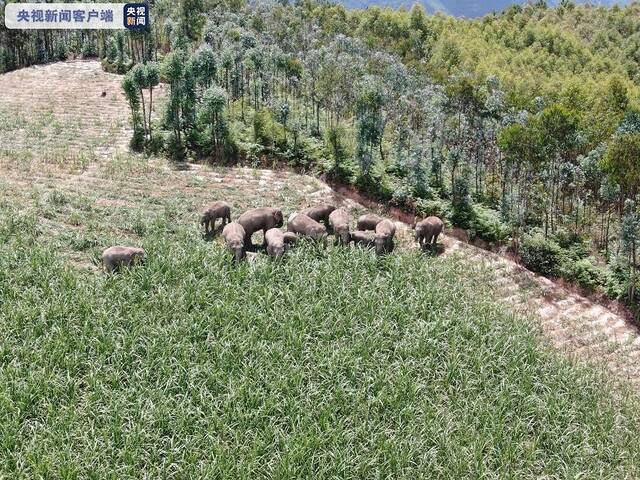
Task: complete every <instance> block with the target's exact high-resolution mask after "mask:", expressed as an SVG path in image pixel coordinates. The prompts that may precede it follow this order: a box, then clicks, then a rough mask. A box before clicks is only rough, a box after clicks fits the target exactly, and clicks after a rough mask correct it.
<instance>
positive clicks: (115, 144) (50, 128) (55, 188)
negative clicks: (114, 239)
mask: <svg viewBox="0 0 640 480" xmlns="http://www.w3.org/2000/svg"><path fill="white" fill-rule="evenodd" d="M120 81H121V77H119V76H117V75H111V74H107V73H104V72H102V71H101V69H100V65H99V63H98V62H95V61H88V62H84V61H83V62H68V63H56V64H51V65H47V66H38V67H32V68H27V69H24V70H20V71H17V72H12V73H9V74H5V75H0V190H2V187H4V191H3V193H2V194H1V195H0V200H3V201H10V202H15V203H16V204H19V205H22V204H23V203H26V204H29V202H31V203H33V204H34V205H35V207H34V208H36V209H37V208H38V207H37V205H38V202H39V200H38V198H42V197H43V196H44V197H46V195H50V194H51V193H52V192H59V191H62V192H66V193H67V194H69V195H71V196H73V195H75V196H77V197H78V198H80V199H81V202H88V203H89V204H91V205H93V208H95V210H96V211H97V212H98V214H99V215H111V214H113V212H114V211H116V212H118V211H121V212H125V213H126V210H127V209H130V207H131V206H135V207H137V208H138V209H141V210H145V209H148V210H149V211H151V210H152V209H154V208H157V205H158V204H159V202H163V201H164V202H175V201H180V202H181V203H180V209H181V210H182V212H181V216H179V217H178V218H177V221H183V222H193V221H194V220H193V219H194V218H195V216H196V215H197V211H198V209H199V208H200V206H201V205H202V204H204V203H206V202H207V200H210V199H211V198H212V197H216V196H220V197H224V198H230V199H231V200H232V201H233V202H234V204H237V207H238V208H244V207H245V206H248V205H262V204H266V203H268V202H278V204H279V205H283V206H284V207H285V208H286V209H292V208H299V207H302V206H304V205H305V204H309V203H312V202H314V201H321V200H326V199H327V198H334V199H335V200H336V201H337V202H339V203H341V204H343V205H345V206H346V207H348V208H349V209H351V210H352V211H353V213H354V214H358V213H360V212H362V211H364V210H365V208H364V207H363V206H362V205H360V204H359V203H357V202H355V201H353V200H350V199H348V198H347V197H345V196H343V195H340V194H338V193H336V192H334V191H333V190H331V188H330V187H329V186H327V185H326V184H324V183H323V182H321V181H319V180H318V179H315V178H312V177H309V176H304V175H296V174H293V173H288V172H278V173H277V174H275V173H274V172H272V171H269V170H255V169H248V168H233V169H221V168H214V169H212V168H209V167H203V166H199V165H188V166H187V167H188V168H187V169H185V170H176V169H175V168H172V167H170V166H169V165H168V163H167V162H166V161H164V160H162V159H155V160H151V161H148V160H144V159H141V158H140V157H135V156H132V155H129V154H128V153H127V145H128V141H129V138H130V133H131V132H130V129H129V126H128V124H129V122H128V116H129V111H128V107H127V104H126V101H125V99H124V97H123V95H122V92H121V89H120ZM103 92H105V95H104V96H103V95H102V93H103ZM162 95H163V92H162V89H160V90H159V92H158V94H157V96H158V98H161V96H162ZM34 198H35V200H34ZM171 205H173V203H171ZM118 209H120V210H118ZM73 214H74V212H71V213H70V214H69V215H68V216H69V217H73ZM113 215H114V221H113V222H112V223H113V225H114V228H117V227H118V217H117V216H116V215H115V214H113ZM125 220H126V218H125ZM47 221H48V225H49V226H50V227H52V228H54V229H55V228H59V229H60V230H64V229H69V225H70V224H71V223H70V222H72V221H73V220H71V221H70V220H68V219H67V217H65V212H64V211H62V213H61V214H60V215H58V216H56V215H53V217H52V218H51V219H47ZM74 228H78V229H81V227H74ZM92 228H95V226H94V227H92ZM398 228H399V243H400V245H401V246H402V247H405V248H415V244H414V243H413V241H412V239H411V233H410V231H409V229H408V227H407V226H406V225H405V224H402V223H400V222H398ZM443 243H444V246H445V252H444V254H445V255H460V256H461V257H462V258H463V260H464V261H467V262H470V263H473V264H478V263H482V264H484V265H485V266H486V267H487V268H486V271H487V272H489V273H488V274H487V275H488V276H487V277H486V278H479V279H478V281H479V282H492V283H493V285H494V286H495V293H496V301H500V302H502V303H504V304H505V305H506V306H507V307H508V308H511V309H513V310H515V311H518V312H524V313H528V314H533V316H534V318H537V319H538V320H539V324H540V328H541V332H542V333H543V334H544V336H545V337H546V338H547V339H548V340H549V341H550V343H551V344H552V345H554V346H555V347H556V348H558V349H560V350H562V351H564V352H566V353H567V354H568V355H571V356H576V357H579V358H582V359H585V360H587V361H590V362H594V363H596V364H600V365H605V366H606V367H607V368H609V369H610V371H611V372H612V373H613V374H615V375H616V376H617V377H618V378H620V379H627V380H629V381H630V383H631V384H632V385H633V386H634V387H635V388H637V389H640V362H638V360H639V359H640V334H639V332H638V329H637V328H636V327H635V326H634V325H632V324H631V323H630V322H628V321H627V320H625V318H623V317H622V316H620V315H618V314H616V313H615V312H613V311H611V310H610V309H608V308H606V307H604V306H602V305H599V304H597V303H596V302H594V301H592V300H589V299H587V298H584V297H582V296H580V295H578V294H576V293H572V292H570V291H568V290H567V289H565V288H564V287H562V286H560V285H557V284H554V283H553V282H551V281H550V280H548V279H546V278H543V277H540V276H538V275H535V274H533V273H531V272H529V271H527V270H526V269H524V268H522V267H520V266H519V265H517V264H516V263H514V262H512V261H511V260H508V259H506V258H504V257H500V256H498V255H496V254H494V253H490V252H487V251H485V250H481V249H479V248H476V247H474V246H471V245H468V244H466V243H464V242H461V241H459V240H456V239H454V238H453V237H450V236H445V237H444V240H443Z"/></svg>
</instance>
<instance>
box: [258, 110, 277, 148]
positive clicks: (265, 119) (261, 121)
mask: <svg viewBox="0 0 640 480" xmlns="http://www.w3.org/2000/svg"><path fill="white" fill-rule="evenodd" d="M280 130H281V127H280V128H279V125H278V124H277V123H276V121H275V120H274V119H273V115H272V114H271V112H269V110H266V109H262V110H258V111H257V112H255V113H254V114H253V137H254V140H255V141H256V142H258V143H260V144H262V145H264V146H265V147H272V146H273V145H275V144H277V143H281V138H280V137H281V135H280Z"/></svg>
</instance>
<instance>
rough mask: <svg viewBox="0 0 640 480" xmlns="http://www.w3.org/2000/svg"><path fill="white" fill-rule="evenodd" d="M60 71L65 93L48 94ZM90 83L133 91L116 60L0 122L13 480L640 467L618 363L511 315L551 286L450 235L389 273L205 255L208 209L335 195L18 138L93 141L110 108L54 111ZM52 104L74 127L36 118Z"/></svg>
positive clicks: (70, 71) (11, 81)
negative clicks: (136, 248)
mask: <svg viewBox="0 0 640 480" xmlns="http://www.w3.org/2000/svg"><path fill="white" fill-rule="evenodd" d="M47 69H50V70H51V73H52V75H51V77H48V74H47ZM18 73H19V76H18V75H17V74H18ZM87 73H90V74H89V75H87V76H86V77H85V74H87ZM42 74H44V76H45V78H53V77H54V74H57V75H58V78H59V80H57V81H56V80H51V81H50V82H49V92H50V93H49V95H50V98H49V99H46V98H44V99H42V101H41V102H33V101H31V100H33V99H32V98H31V97H30V96H31V95H36V93H35V92H37V89H33V88H29V87H30V86H31V85H35V84H36V83H39V82H41V80H42V77H41V75H42ZM78 76H81V77H82V78H83V84H82V85H83V89H84V91H85V92H87V95H86V98H89V99H92V98H94V97H93V96H92V95H91V93H93V92H96V93H97V92H100V91H101V89H104V88H107V89H108V91H110V92H111V91H113V92H117V86H118V82H119V79H118V77H115V76H110V75H106V74H103V73H101V72H100V70H99V65H98V64H97V63H96V62H76V63H68V64H56V65H50V66H47V67H42V68H32V69H27V70H23V71H21V72H15V73H12V74H9V75H4V76H0V103H2V105H7V104H8V103H5V100H7V101H8V99H9V98H11V99H13V100H12V103H11V107H10V108H18V107H19V108H20V110H21V111H22V114H23V120H21V123H20V124H12V123H11V122H10V120H11V118H13V117H11V112H9V113H7V112H4V113H3V116H2V119H3V122H2V123H0V125H2V126H3V127H2V128H0V145H3V147H2V148H3V150H2V151H1V152H0V172H1V173H2V175H0V192H1V193H0V212H1V215H0V303H1V304H2V309H0V328H1V329H2V331H3V332H5V334H4V335H3V340H2V343H1V344H0V399H2V400H1V402H2V406H3V408H2V409H0V412H1V413H0V424H1V425H2V426H3V427H2V430H1V431H0V444H2V445H3V449H4V450H3V451H4V454H3V455H2V460H0V476H2V474H6V475H7V476H10V477H15V476H17V475H18V474H21V475H24V476H26V477H33V476H37V475H42V476H54V477H55V476H74V475H76V476H78V477H86V476H89V475H90V474H94V475H95V476H97V477H107V476H116V477H118V478H134V477H139V475H140V472H141V471H144V472H145V473H146V474H148V475H150V476H152V477H153V476H177V477H189V476H204V475H209V476H218V477H224V476H227V477H240V476H248V477H259V476H265V477H268V476H271V477H278V476H280V477H286V478H292V477H307V478H308V477H310V476H315V477H330V476H334V477H345V476H347V475H356V476H362V477H371V476H392V477H395V478H402V477H405V478H415V477H416V476H419V475H420V474H422V475H427V474H433V475H436V476H437V475H451V476H453V477H455V478H462V477H477V476H480V475H489V476H491V475H494V476H503V475H512V476H516V477H520V478H527V477H528V478H538V477H540V476H544V475H548V476H554V475H555V476H558V477H570V476H575V475H577V472H581V473H582V474H587V475H592V476H599V477H605V478H606V477H607V476H609V477H610V478H620V477H623V476H629V477H634V476H637V475H638V473H639V472H638V465H640V463H639V460H640V450H639V449H638V446H637V442H636V441H635V440H636V438H637V434H638V431H640V427H639V423H640V422H639V420H640V418H639V417H638V413H637V412H638V411H639V410H638V408H637V406H636V402H637V400H636V397H635V395H633V396H631V397H627V396H626V393H625V391H624V389H622V391H621V394H620V395H615V396H614V395H612V393H611V385H610V384H608V383H607V381H606V380H605V379H603V378H602V376H600V375H599V374H598V371H599V369H594V370H591V369H585V368H583V367H579V366H578V367H577V366H575V365H572V364H570V363H569V362H567V361H566V360H564V359H562V358H561V357H559V356H557V355H556V354H554V353H552V352H550V351H549V350H547V349H546V348H545V347H544V346H541V344H540V342H539V338H538V335H537V333H536V331H537V330H538V329H539V324H538V323H537V320H536V319H534V318H527V317H522V316H518V315H514V314H513V313H509V311H508V310H507V309H506V308H505V306H504V305H502V303H501V302H497V301H496V299H500V298H502V299H503V300H504V302H505V303H509V304H515V303H520V304H521V305H522V306H523V307H525V308H526V307H527V305H528V299H533V303H531V305H532V306H537V303H535V302H537V299H539V298H544V297H543V295H542V293H544V292H537V287H536V284H535V283H532V282H537V281H538V280H539V279H538V280H536V279H535V278H534V277H533V276H532V275H531V274H530V273H528V272H524V271H517V269H516V267H515V266H514V265H513V264H512V263H510V262H507V261H505V260H502V259H500V258H498V257H495V256H493V255H490V254H485V253H483V252H482V251H480V250H477V249H474V248H473V247H467V246H466V245H464V244H462V243H460V242H457V241H455V240H454V239H452V238H447V239H445V246H446V251H447V255H444V256H440V257H435V258H434V257H430V256H427V255H421V254H418V253H417V252H412V251H410V248H409V247H410V246H411V241H410V237H409V235H408V232H407V231H406V229H403V230H401V233H400V247H401V248H399V251H398V252H397V253H396V254H394V255H392V256H390V257H388V258H386V259H378V258H376V257H375V256H374V255H373V254H371V252H366V251H360V250H358V249H355V250H350V251H344V250H343V249H340V248H334V247H332V246H330V247H329V248H328V249H326V250H324V249H316V248H314V247H313V246H311V245H303V246H301V248H299V249H296V250H294V251H293V252H292V253H291V255H290V256H289V257H288V258H287V259H286V260H285V261H284V262H282V263H279V264H274V263H272V262H270V261H268V260H267V259H265V258H264V257H260V258H258V259H257V260H256V261H255V262H250V263H246V264H243V265H240V266H234V265H232V264H231V263H230V262H229V259H228V256H227V255H226V253H225V252H224V250H223V249H222V247H221V245H219V243H218V242H216V243H215V244H213V245H212V244H209V243H207V242H204V241H203V240H202V238H201V235H200V232H199V231H198V230H197V212H198V210H199V209H200V208H201V206H202V205H204V204H205V203H206V202H208V201H210V200H212V199H215V198H227V199H229V200H230V201H232V202H233V204H234V208H235V210H234V215H236V214H237V212H238V211H242V209H244V208H246V207H249V206H258V205H268V204H276V205H282V206H283V208H284V209H285V211H286V212H290V211H292V210H294V209H297V208H300V207H301V206H303V205H306V204H308V203H310V202H313V201H316V200H318V199H323V200H324V199H327V198H330V197H331V195H332V193H331V191H330V190H329V189H328V187H327V186H326V185H325V184H323V183H322V182H320V181H319V180H317V179H314V178H312V177H309V176H302V175H295V174H293V173H287V172H278V173H277V174H275V173H273V172H270V171H268V170H258V169H248V168H232V169H230V168H209V167H201V166H197V165H185V166H184V167H185V168H183V169H176V168H174V167H173V166H172V165H170V164H167V163H166V162H165V161H163V160H160V159H145V158H143V157H138V156H132V155H129V154H127V153H126V152H125V151H124V150H123V147H122V144H121V143H118V142H113V141H110V142H106V143H105V144H104V145H102V146H103V147H104V148H102V149H100V150H96V151H95V153H94V154H93V155H91V156H90V159H89V160H88V161H87V162H70V163H66V162H65V155H67V156H69V157H71V158H78V154H79V153H82V152H83V151H86V150H87V149H88V147H89V146H83V145H82V142H81V141H78V143H77V144H76V145H73V146H71V147H70V148H68V149H65V148H64V146H63V147H62V150H60V151H59V152H58V151H56V150H55V149H53V151H54V152H55V155H49V154H48V152H49V149H46V148H45V149H44V150H43V151H39V150H38V149H33V150H32V149H31V147H30V144H29V143H22V139H23V138H24V135H26V134H28V132H30V131H34V130H36V129H38V128H40V130H39V131H40V137H39V139H40V140H41V141H43V142H44V141H46V140H52V139H54V138H61V137H60V135H62V132H64V131H65V128H66V127H65V126H66V125H67V124H69V125H75V126H76V127H74V128H77V130H76V135H78V137H77V138H79V139H81V138H91V136H90V135H89V133H90V132H91V131H92V130H91V129H92V123H91V122H90V121H89V118H88V117H89V116H91V115H95V111H96V110H95V107H94V108H84V109H83V108H80V107H81V105H70V106H69V111H75V112H76V115H78V117H77V118H74V119H70V118H67V119H64V118H63V115H64V112H62V111H60V112H59V111H57V110H56V109H55V106H54V104H53V103H52V102H55V101H56V100H55V99H57V98H60V97H63V98H65V97H66V95H67V94H68V93H69V92H71V91H74V90H77V89H78V88H79V85H78V84H77V83H75V80H74V79H77V78H78ZM96 98H100V96H99V93H98V95H96ZM107 98H108V99H109V100H108V102H109V105H110V107H109V108H105V106H104V105H103V106H102V107H103V108H102V109H101V112H102V115H101V116H100V121H101V122H104V124H105V125H118V124H121V123H123V121H124V119H125V118H126V115H127V110H126V108H124V103H123V100H122V98H120V97H118V96H117V95H114V96H110V95H109V96H108V97H107ZM100 101H102V100H89V101H88V103H89V106H93V105H94V103H93V102H96V105H97V104H98V102H100ZM86 106H87V105H86V104H85V107H86ZM120 107H122V108H120ZM40 109H42V110H44V111H53V113H51V122H56V121H59V122H61V125H62V128H61V129H59V130H58V129H44V130H43V129H41V127H38V126H37V125H40V123H38V122H40V120H39V119H40V118H41V115H40V112H41V110H40ZM83 115H87V117H83ZM7 125H10V127H7ZM114 131H115V127H114ZM98 138H102V136H101V135H98ZM114 138H115V137H114ZM54 145H55V144H54ZM51 148H53V147H51ZM25 158H26V160H25ZM334 199H335V201H337V202H343V203H344V205H346V206H347V207H348V208H350V209H351V210H352V211H353V213H354V214H357V213H359V212H361V211H364V208H363V207H362V206H360V205H358V204H356V203H354V202H352V201H349V200H347V199H344V198H341V197H340V196H335V197H334ZM400 226H401V225H400ZM113 243H133V244H140V245H143V246H144V247H145V248H146V249H147V250H148V252H149V262H148V264H147V265H146V266H145V267H144V268H140V269H135V270H132V271H130V272H127V273H125V274H123V275H119V276H117V277H114V278H107V277H105V276H103V275H100V274H98V273H97V266H96V264H95V262H96V260H97V256H98V255H99V252H100V250H101V249H102V248H103V247H104V246H106V245H110V244H113ZM449 254H451V255H449ZM516 274H517V275H518V280H519V282H520V284H522V286H518V285H517V284H514V283H513V282H512V280H515V279H516V278H514V277H515V276H516ZM532 286H533V287H535V288H532ZM547 287H548V290H549V291H548V292H547V293H552V294H558V293H559V292H561V289H557V288H556V287H554V286H553V285H547ZM521 300H522V301H521ZM567 300H570V301H574V300H575V303H574V306H575V310H574V313H575V314H576V316H574V315H569V316H568V318H567V319H566V321H567V323H565V324H564V326H563V328H562V332H563V333H562V335H564V334H566V335H567V336H566V337H561V336H560V333H559V332H560V329H556V331H555V333H554V334H553V335H551V337H550V338H552V339H558V338H560V339H562V340H564V347H565V348H567V350H568V351H569V352H573V351H574V350H575V346H576V343H575V338H577V339H583V338H584V339H586V338H587V337H586V336H583V335H582V334H581V332H580V331H579V330H573V327H574V325H575V323H578V322H579V321H581V320H580V318H579V315H578V314H580V313H581V312H586V311H587V310H588V309H591V308H593V309H594V310H593V312H592V314H593V315H596V314H597V313H596V310H597V308H598V307H597V306H595V305H593V304H591V303H590V302H588V301H587V300H586V299H583V298H579V297H577V296H573V297H568V298H567ZM552 306H553V307H554V308H555V309H557V311H554V312H552V315H551V316H550V317H549V318H551V319H552V321H557V322H563V321H565V319H563V318H562V314H564V313H566V314H569V313H570V311H569V310H567V309H566V306H567V305H566V304H565V305H564V308H563V304H562V303H561V302H559V301H553V303H552ZM598 312H599V313H606V314H607V315H611V317H610V318H603V320H606V321H613V320H615V321H619V320H621V319H620V318H619V317H615V315H614V314H613V313H611V312H607V311H606V310H604V309H601V310H598ZM590 314H591V313H590ZM605 323H606V322H605ZM544 325H547V324H544ZM591 325H592V327H590V328H596V326H597V325H596V322H593V323H592V324H591ZM605 326H606V325H603V326H602V328H603V330H598V331H601V332H606V330H605V329H604V328H605ZM623 327H624V328H625V329H626V330H625V334H627V333H628V335H632V333H629V332H632V331H631V327H629V326H626V325H624V324H623ZM598 328H600V327H599V326H598ZM621 328H622V327H621ZM545 331H546V332H547V333H550V332H551V330H550V329H547V328H545ZM590 333H593V332H590ZM612 338H613V336H612ZM636 338H637V337H636ZM596 340H597V341H596ZM589 342H590V343H589V345H593V346H594V349H595V348H596V347H597V348H605V347H606V346H609V342H602V341H601V339H593V341H592V340H591V339H589ZM611 348H612V350H611V352H612V353H610V356H609V357H608V358H607V360H608V361H611V362H612V365H611V366H612V368H613V369H614V370H613V371H615V372H618V373H620V374H621V375H622V374H623V372H622V370H621V369H620V366H619V365H618V364H617V363H616V362H618V361H621V362H622V363H623V364H624V366H629V367H630V368H631V367H633V364H634V363H635V362H634V359H633V358H632V357H631V356H630V355H629V353H628V352H629V348H627V347H625V346H623V345H620V344H615V345H613V346H612V347H611ZM633 348H636V347H635V346H633ZM594 351H595V350H594ZM633 351H636V350H633ZM587 353H589V352H587ZM596 358H598V357H596ZM631 372H632V375H633V378H632V380H636V379H637V378H638V376H637V375H636V374H635V371H634V370H632V371H631ZM488 446H490V447H488ZM469 459H477V461H469ZM445 472H446V473H445ZM603 472H604V473H603Z"/></svg>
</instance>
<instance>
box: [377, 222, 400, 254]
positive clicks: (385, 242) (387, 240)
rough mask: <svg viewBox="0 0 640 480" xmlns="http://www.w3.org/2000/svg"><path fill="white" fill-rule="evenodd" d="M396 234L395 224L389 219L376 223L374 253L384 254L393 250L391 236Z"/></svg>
mask: <svg viewBox="0 0 640 480" xmlns="http://www.w3.org/2000/svg"><path fill="white" fill-rule="evenodd" d="M395 234H396V225H395V223H393V222H392V221H391V220H387V219H385V220H382V221H381V222H380V223H378V225H376V236H375V239H374V242H375V245H376V253H377V254H378V255H384V254H385V253H391V252H393V247H394V245H393V237H394V235H395Z"/></svg>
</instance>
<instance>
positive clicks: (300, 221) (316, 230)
mask: <svg viewBox="0 0 640 480" xmlns="http://www.w3.org/2000/svg"><path fill="white" fill-rule="evenodd" d="M287 230H288V231H289V232H293V233H297V234H298V235H303V236H305V237H309V238H312V239H313V240H323V239H324V238H326V236H327V229H326V228H325V226H324V225H322V224H321V223H319V222H316V221H315V220H314V219H313V218H310V217H309V216H307V215H305V214H304V213H292V214H291V216H290V217H289V220H288V222H287Z"/></svg>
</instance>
